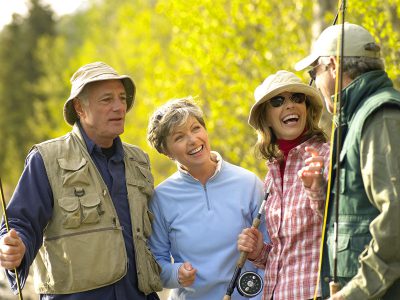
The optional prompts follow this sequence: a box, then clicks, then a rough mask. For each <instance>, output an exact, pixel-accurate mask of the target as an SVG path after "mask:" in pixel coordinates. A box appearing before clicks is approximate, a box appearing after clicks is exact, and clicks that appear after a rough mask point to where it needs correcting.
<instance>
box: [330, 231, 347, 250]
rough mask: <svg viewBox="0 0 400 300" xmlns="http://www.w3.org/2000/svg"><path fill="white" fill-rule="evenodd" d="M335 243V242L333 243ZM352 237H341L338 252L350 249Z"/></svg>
mask: <svg viewBox="0 0 400 300" xmlns="http://www.w3.org/2000/svg"><path fill="white" fill-rule="evenodd" d="M332 242H333V243H334V241H332ZM349 243H350V236H349V235H339V239H338V252H340V251H343V250H346V249H347V248H348V247H349Z"/></svg>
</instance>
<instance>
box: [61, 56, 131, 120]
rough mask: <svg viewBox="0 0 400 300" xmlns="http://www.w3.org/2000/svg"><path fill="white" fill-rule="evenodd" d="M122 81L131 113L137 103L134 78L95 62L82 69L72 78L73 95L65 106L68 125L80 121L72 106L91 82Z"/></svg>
mask: <svg viewBox="0 0 400 300" xmlns="http://www.w3.org/2000/svg"><path fill="white" fill-rule="evenodd" d="M114 79H120V80H121V81H122V84H123V85H124V87H125V91H126V101H127V111H129V110H130V109H131V107H132V105H133V102H134V101H135V92H136V87H135V83H134V82H133V80H132V78H130V77H129V76H128V75H118V73H117V72H116V71H115V70H114V69H113V68H111V67H110V66H109V65H107V64H105V63H103V62H99V61H98V62H93V63H90V64H87V65H84V66H82V67H80V68H79V69H78V70H77V71H76V72H75V73H74V75H72V77H71V85H72V86H71V95H70V96H69V98H68V100H67V101H66V102H65V104H64V119H65V121H67V123H68V124H70V125H74V124H75V122H76V121H77V120H78V116H77V114H76V111H75V108H74V106H73V105H72V100H74V99H75V98H76V97H77V96H78V95H79V93H80V92H81V91H82V89H83V88H84V87H85V85H87V84H88V83H90V82H95V81H103V80H114Z"/></svg>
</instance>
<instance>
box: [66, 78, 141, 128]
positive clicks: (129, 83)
mask: <svg viewBox="0 0 400 300" xmlns="http://www.w3.org/2000/svg"><path fill="white" fill-rule="evenodd" d="M118 79H119V80H121V81H122V84H123V85H124V88H125V91H126V103H127V111H129V110H130V109H131V108H132V105H133V103H134V101H135V94H136V87H135V83H134V82H133V80H132V78H130V77H129V76H128V75H120V76H114V77H112V78H111V77H110V78H102V79H97V78H96V79H93V80H89V81H87V82H85V84H84V85H82V86H81V87H80V88H79V89H77V90H75V91H74V93H71V95H70V96H69V98H68V100H67V101H66V102H65V104H64V119H65V121H66V122H67V123H68V124H70V125H74V124H75V122H76V121H77V120H78V119H79V118H78V115H77V114H76V111H75V108H74V107H73V103H72V100H74V99H75V98H76V97H77V96H78V95H79V94H80V93H81V92H82V90H83V88H84V87H85V86H86V85H87V84H88V83H92V82H99V81H105V80H118Z"/></svg>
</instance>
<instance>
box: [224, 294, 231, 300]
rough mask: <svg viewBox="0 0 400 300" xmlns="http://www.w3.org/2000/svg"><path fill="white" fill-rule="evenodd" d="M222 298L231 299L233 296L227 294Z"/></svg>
mask: <svg viewBox="0 0 400 300" xmlns="http://www.w3.org/2000/svg"><path fill="white" fill-rule="evenodd" d="M222 300H231V296H229V295H225V296H224V298H223V299H222Z"/></svg>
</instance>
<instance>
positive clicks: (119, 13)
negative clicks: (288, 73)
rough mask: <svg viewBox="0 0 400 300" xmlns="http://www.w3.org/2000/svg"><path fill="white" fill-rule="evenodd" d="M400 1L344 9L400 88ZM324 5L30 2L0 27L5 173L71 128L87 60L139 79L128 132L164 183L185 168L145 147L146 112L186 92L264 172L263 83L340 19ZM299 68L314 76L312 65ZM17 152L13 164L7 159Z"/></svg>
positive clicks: (213, 133)
mask: <svg viewBox="0 0 400 300" xmlns="http://www.w3.org/2000/svg"><path fill="white" fill-rule="evenodd" d="M399 2H400V0H386V1H378V0H368V1H366V0H362V1H357V2H354V1H347V6H348V7H347V10H346V20H348V21H350V22H355V23H359V24H361V25H363V26H365V27H366V28H367V29H369V30H370V31H371V32H372V33H373V34H374V35H375V36H376V37H377V38H379V40H380V42H381V44H382V49H383V56H384V58H385V61H386V65H387V71H388V73H389V75H390V76H391V77H392V78H393V79H394V82H395V83H396V84H397V86H400V74H399V72H400V69H399V68H397V67H396V66H398V65H399V62H400V57H399V56H400V55H399V51H398V50H397V49H399V48H400V47H399V46H400V45H399V43H400V42H399V41H400V39H399V34H400V24H399V22H400V21H399V16H400V8H399V7H400V6H399ZM318 3H319V4H320V5H321V8H322V4H324V3H325V2H324V1H322V0H320V1H315V2H312V1H299V0H297V1H295V0H279V1H278V0H271V1H262V0H247V1H242V0H219V1H212V0H196V1H195V0H159V1H156V0H151V1H149V0H133V1H132V0H114V1H100V0H92V1H91V2H90V5H89V7H88V8H87V10H85V11H80V12H77V13H76V14H73V15H69V16H64V17H62V18H61V19H60V20H59V21H58V22H57V23H56V24H54V23H52V19H51V12H50V11H49V10H48V8H46V7H42V6H41V5H40V2H38V0H32V7H34V8H35V9H31V11H30V15H28V16H27V17H26V18H24V17H18V16H16V18H15V19H14V22H13V23H12V24H11V25H9V26H8V27H6V28H5V29H4V30H3V31H2V32H1V33H0V62H1V65H2V68H1V69H0V96H1V97H0V104H1V105H0V133H1V137H2V139H6V140H7V143H3V145H5V146H4V147H2V148H0V161H1V162H2V163H1V167H0V171H4V172H6V173H9V174H11V173H12V172H13V173H20V171H21V166H22V162H23V157H24V155H26V152H27V149H28V147H27V146H28V145H31V144H32V143H34V142H38V141H40V140H44V139H48V138H53V137H56V136H59V135H61V134H64V133H65V132H67V131H68V130H69V129H70V127H69V126H68V125H67V124H66V123H65V122H64V120H63V117H62V107H63V105H64V102H65V100H66V99H67V98H68V95H69V89H70V84H69V78H70V77H71V75H72V74H73V72H74V71H75V70H76V69H77V68H78V67H79V66H81V65H83V64H85V63H88V62H92V61H96V60H100V61H104V62H106V63H109V64H110V65H112V66H113V67H114V68H115V69H116V70H118V71H119V72H120V73H125V74H129V75H131V76H132V77H133V79H134V80H135V83H136V86H137V95H136V102H135V105H134V108H133V109H132V111H130V112H129V113H128V115H127V124H126V130H125V133H124V135H123V136H122V138H123V140H124V141H126V142H129V143H132V144H136V145H138V146H140V147H142V148H143V149H144V150H145V151H147V152H148V153H149V155H150V158H151V161H152V168H153V173H154V176H155V179H156V183H158V182H160V181H162V180H163V179H165V178H166V177H168V176H169V175H170V174H171V173H172V172H174V171H175V170H176V167H175V165H174V164H173V163H172V162H171V161H170V160H169V159H168V158H166V157H165V156H163V155H160V154H158V153H157V152H156V151H155V150H153V149H151V148H150V147H149V146H148V145H147V142H146V128H147V122H148V119H149V117H150V115H151V113H152V112H153V111H154V109H155V108H156V107H157V106H159V105H161V104H163V103H165V102H166V101H167V100H169V99H171V98H181V97H185V96H188V95H192V96H196V97H197V101H198V103H199V104H200V105H201V106H202V108H203V109H204V112H205V115H206V123H207V128H208V131H209V134H210V141H211V145H212V147H213V149H214V150H216V151H218V152H220V153H221V154H222V156H223V157H224V158H225V159H226V160H228V161H230V162H232V163H235V164H238V165H241V166H243V167H245V168H248V169H250V170H252V171H254V172H256V173H257V174H258V175H259V176H260V177H264V175H265V173H266V171H267V170H266V167H265V164H264V161H262V160H258V159H256V158H255V157H254V155H253V147H252V146H253V144H254V143H255V142H256V135H255V132H254V130H253V129H252V128H251V127H250V126H249V125H248V124H247V118H248V114H249V110H250V107H251V105H252V104H253V101H254V100H253V91H254V89H255V88H256V87H257V86H258V85H259V84H260V83H261V82H262V80H263V79H264V78H265V77H267V76H268V75H269V74H271V73H274V72H276V71H277V70H279V69H288V70H293V66H294V64H295V63H296V62H297V61H298V60H299V59H301V58H302V57H304V56H305V55H307V54H308V51H309V49H310V45H311V42H312V27H313V25H314V24H315V23H316V22H318V21H321V22H322V23H324V24H330V23H331V22H332V20H333V17H334V15H335V14H336V11H326V12H325V13H322V14H321V20H316V19H314V15H313V14H314V12H315V10H316V6H317V5H318ZM328 4H329V5H328ZM325 5H326V6H324V7H332V3H330V2H329V3H328V1H326V3H325ZM39 16H40V17H39ZM43 16H45V17H43ZM46 16H47V17H46ZM46 24H47V25H46ZM20 41H24V43H21V42H20ZM15 45H17V47H16V46H15ZM26 57H28V58H26ZM299 75H300V76H303V78H304V79H305V80H307V76H306V72H301V73H300V74H299ZM17 99H18V100H17ZM27 99H29V100H27ZM27 116H30V117H27ZM17 124H18V126H17ZM16 145H18V147H16ZM14 148H15V149H14ZM13 149H14V150H15V152H13V153H11V151H13ZM11 157H12V162H13V164H12V163H8V164H5V163H4V161H5V159H7V160H8V161H9V160H10V159H11ZM16 165H17V167H16ZM11 168H13V169H11ZM15 176H16V175H13V176H12V178H13V182H12V183H13V184H14V183H15V180H16V179H15Z"/></svg>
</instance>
